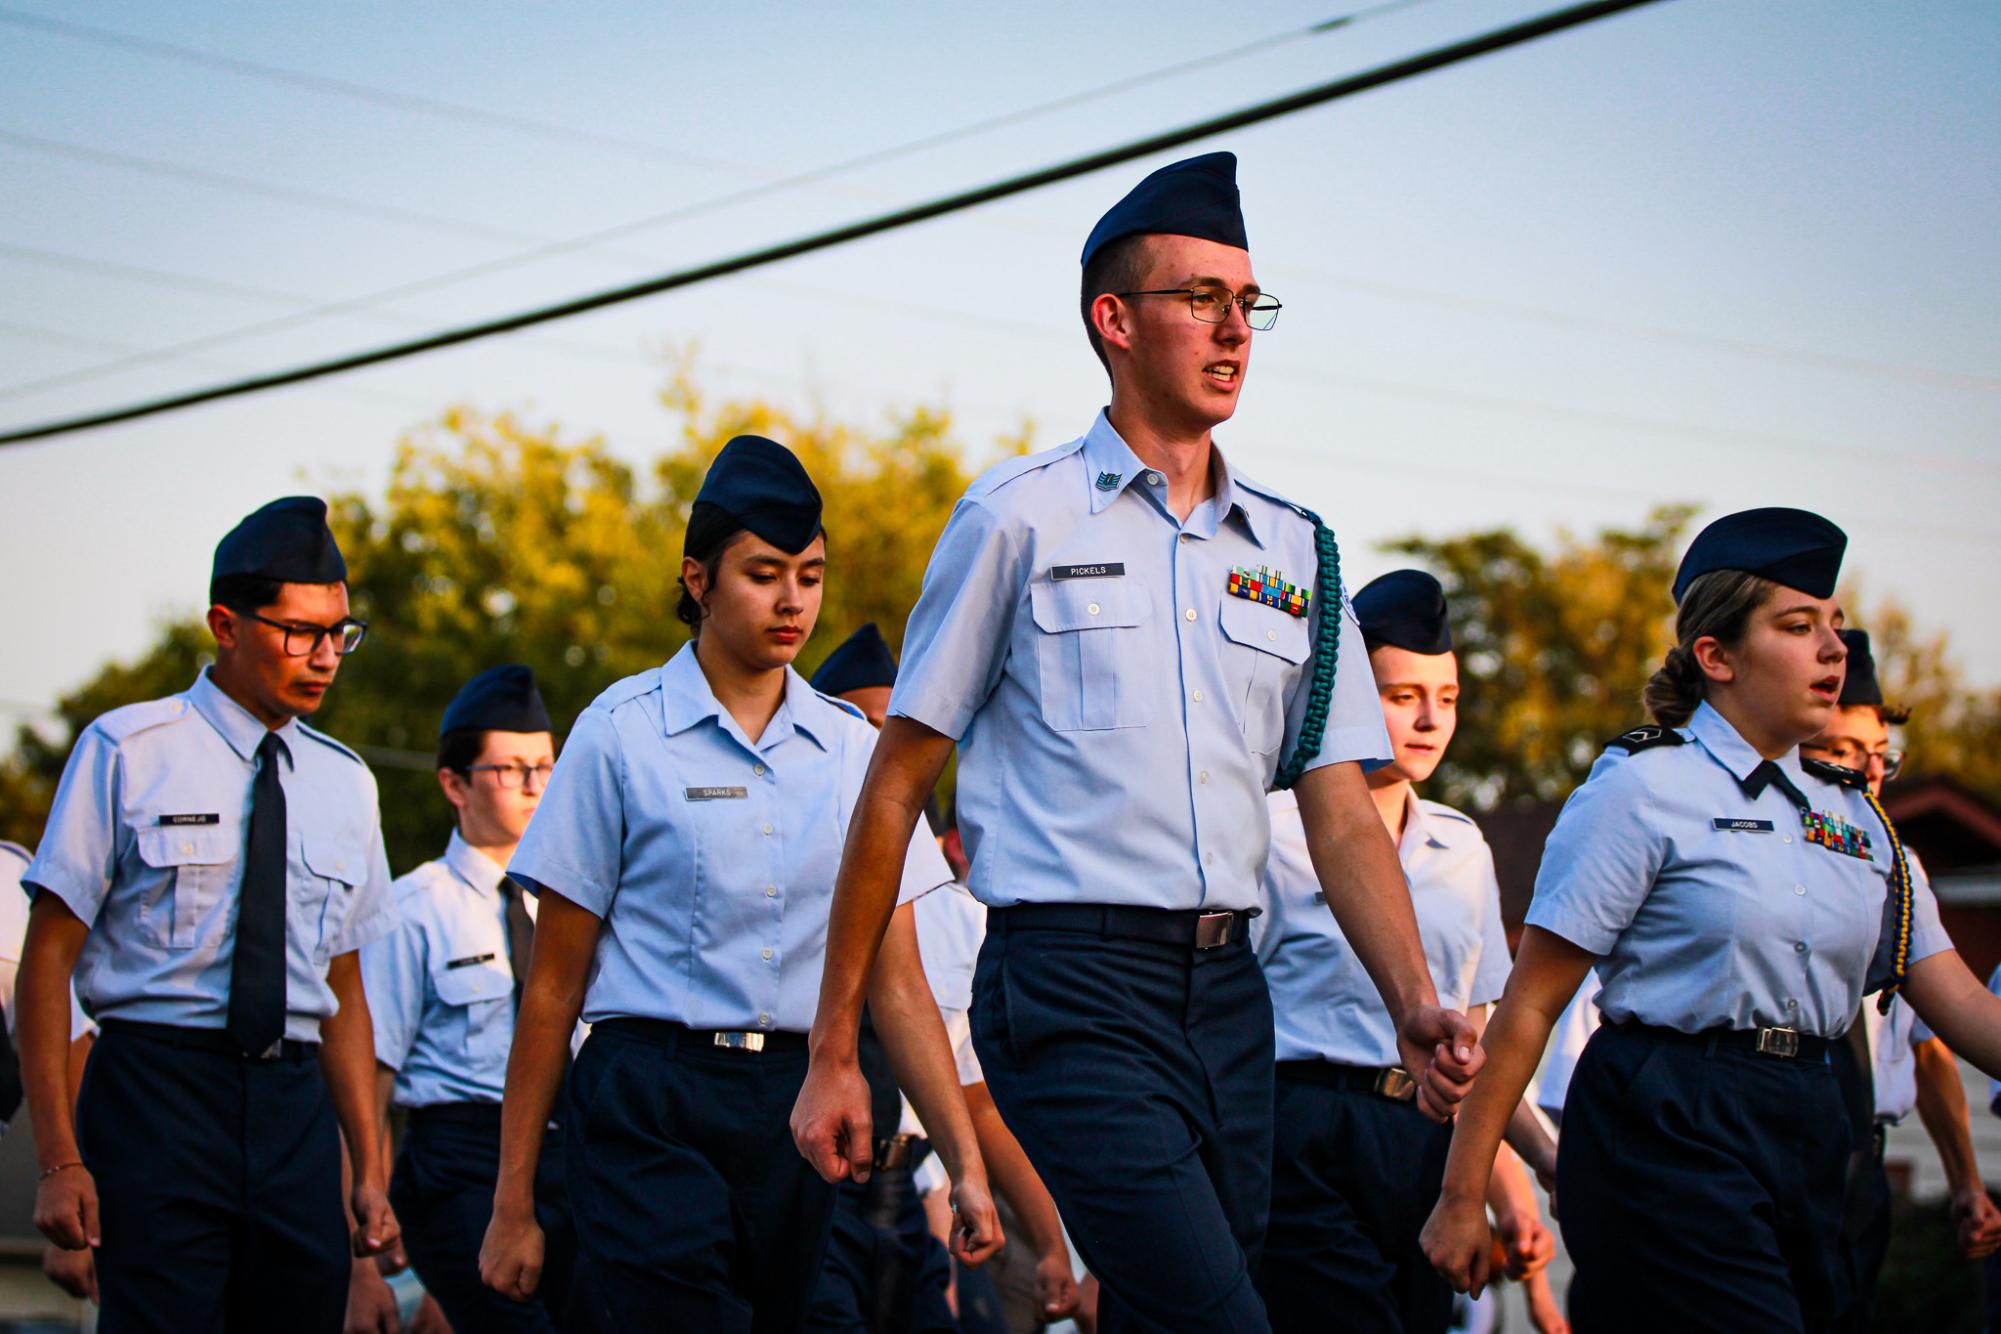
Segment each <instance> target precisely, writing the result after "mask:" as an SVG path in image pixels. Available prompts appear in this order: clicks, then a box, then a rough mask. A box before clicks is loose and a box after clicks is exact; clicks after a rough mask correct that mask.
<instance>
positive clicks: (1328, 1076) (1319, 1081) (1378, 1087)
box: [1274, 1061, 1417, 1102]
mask: <svg viewBox="0 0 2001 1334" xmlns="http://www.w3.org/2000/svg"><path fill="white" fill-rule="evenodd" d="M1274 1074H1275V1075H1276V1076H1277V1077H1278V1078H1279V1079H1283V1080H1289V1081H1290V1082H1292V1083H1295V1084H1316V1085H1318V1086H1320V1087H1321V1088H1330V1089H1344V1090H1346V1091H1347V1092H1350V1093H1373V1094H1375V1095H1376V1096H1377V1097H1380V1098H1388V1099H1389V1100H1390V1101H1391V1102H1411V1101H1413V1100H1415V1099H1416V1097H1417V1080H1416V1079H1414V1078H1413V1077H1412V1076H1411V1073H1410V1071H1408V1070H1406V1069H1404V1068H1403V1067H1402V1066H1400V1065H1391V1066H1370V1065H1337V1064H1335V1063H1334V1062H1333V1061H1280V1062H1279V1063H1278V1065H1277V1066H1276V1067H1275V1069H1274Z"/></svg>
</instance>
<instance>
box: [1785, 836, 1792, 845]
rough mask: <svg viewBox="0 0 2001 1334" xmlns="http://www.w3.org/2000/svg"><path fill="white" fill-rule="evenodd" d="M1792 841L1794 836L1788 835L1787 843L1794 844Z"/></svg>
mask: <svg viewBox="0 0 2001 1334" xmlns="http://www.w3.org/2000/svg"><path fill="white" fill-rule="evenodd" d="M1792 841H1793V836H1792V835H1791V834H1787V835H1786V842H1788V843H1790V842H1792Z"/></svg>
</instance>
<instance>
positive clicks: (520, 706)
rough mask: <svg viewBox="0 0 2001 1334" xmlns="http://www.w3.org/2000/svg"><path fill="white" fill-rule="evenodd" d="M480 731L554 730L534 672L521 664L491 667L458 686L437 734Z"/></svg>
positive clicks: (446, 708)
mask: <svg viewBox="0 0 2001 1334" xmlns="http://www.w3.org/2000/svg"><path fill="white" fill-rule="evenodd" d="M468 728H470V729H474V730H477V731H481V732H553V731H555V730H556V729H555V728H553V727H551V726H549V711H548V710H547V709H545V708H543V707H542V692H541V691H539V690H537V689H536V688H535V673H534V672H532V671H530V670H528V668H526V667H523V666H521V665H520V664H518V663H507V664H505V665H503V666H500V667H489V668H487V669H486V670H485V671H483V672H481V673H480V674H479V675H478V676H475V677H474V678H473V679H472V680H470V681H468V682H466V683H465V685H463V686H461V687H460V688H459V693H458V694H456V695H454V696H452V702H451V703H450V704H447V705H446V706H445V717H444V721H443V722H440V723H439V724H438V735H439V736H443V735H444V734H445V733H447V732H457V731H461V730H464V729H468Z"/></svg>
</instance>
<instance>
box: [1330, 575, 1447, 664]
mask: <svg viewBox="0 0 2001 1334" xmlns="http://www.w3.org/2000/svg"><path fill="white" fill-rule="evenodd" d="M1354 602H1355V620H1356V621H1357V622H1359V623H1360V625H1361V627H1362V642H1363V643H1364V644H1366V645H1367V646H1368V647H1370V648H1372V649H1376V648H1382V647H1383V646H1384V645H1388V646H1390V647H1392V648H1401V649H1409V650H1410V651H1411V652H1412V653H1430V654H1437V653H1450V652H1451V651H1452V624H1451V622H1450V621H1448V620H1447V619H1446V616H1445V590H1444V589H1443V588H1442V587H1440V586H1439V583H1438V580H1436V579H1434V578H1432V577H1431V576H1430V575H1428V574H1426V573H1425V572H1424V571H1423V570H1391V571H1390V572H1389V573H1388V574H1386V575H1383V576H1382V577H1381V578H1378V579H1371V580H1370V581H1369V582H1368V583H1367V584H1365V585H1363V587H1362V591H1361V592H1359V593H1357V594H1355V598H1354Z"/></svg>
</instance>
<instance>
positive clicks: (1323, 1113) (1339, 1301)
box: [1257, 1061, 1452, 1334]
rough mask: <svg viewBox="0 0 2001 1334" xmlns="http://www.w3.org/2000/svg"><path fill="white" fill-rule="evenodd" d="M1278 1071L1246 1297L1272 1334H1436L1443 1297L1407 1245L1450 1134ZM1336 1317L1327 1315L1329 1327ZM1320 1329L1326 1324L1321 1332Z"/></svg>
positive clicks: (1434, 1276)
mask: <svg viewBox="0 0 2001 1334" xmlns="http://www.w3.org/2000/svg"><path fill="white" fill-rule="evenodd" d="M1307 1064H1308V1063H1305V1062H1293V1061H1288V1062H1285V1063H1283V1064H1281V1065H1280V1066H1279V1068H1278V1096H1277V1112H1276V1120H1277V1134H1276V1138H1275V1146H1274V1153H1273V1156H1272V1182H1271V1225H1270V1229H1269V1230H1268V1232H1267V1233H1266V1236H1265V1249H1264V1257H1263V1259H1262V1260H1261V1261H1260V1262H1259V1265H1258V1279H1257V1282H1258V1291H1259V1292H1261V1293H1263V1294H1264V1299H1265V1305H1266V1306H1267V1307H1268V1308H1269V1309H1270V1311H1271V1324H1272V1328H1273V1329H1274V1330H1276V1331H1278V1332H1279V1334H1293V1332H1294V1331H1297V1334H1321V1332H1322V1331H1325V1330H1327V1329H1329V1328H1339V1329H1341V1330H1344V1331H1355V1332H1356V1334H1360V1331H1380V1332H1381V1334H1444V1332H1445V1330H1446V1328H1447V1327H1448V1326H1449V1325H1450V1324H1451V1323H1452V1289H1451V1288H1450V1287H1448V1286H1447V1285H1446V1282H1445V1280H1444V1279H1442V1278H1440V1277H1439V1276H1438V1271H1437V1270H1436V1269H1433V1268H1432V1267H1431V1262H1430V1261H1428V1260H1426V1259H1425V1258H1424V1251H1423V1248H1421V1247H1420V1246H1419V1245H1418V1234H1419V1233H1420V1232H1422V1231H1423V1230H1424V1222H1425V1219H1426V1218H1428V1217H1430V1215H1431V1207H1432V1205H1433V1204H1435V1203H1437V1201H1438V1191H1439V1186H1440V1184H1441V1183H1442V1182H1443V1181H1444V1179H1445V1151H1446V1149H1447V1148H1448V1147H1449V1146H1450V1145H1451V1143H1452V1129H1451V1127H1450V1126H1445V1125H1440V1124H1439V1123H1437V1122H1435V1121H1431V1120H1428V1119H1427V1118H1426V1117H1425V1115H1424V1113H1422V1112H1420V1111H1418V1110H1417V1107H1416V1105H1415V1104H1414V1103H1409V1102H1392V1101H1391V1100H1389V1099H1388V1098H1385V1097H1383V1096H1381V1095H1380V1094H1377V1093H1372V1092H1366V1091H1362V1090H1357V1089H1346V1088H1334V1087H1329V1086H1328V1085H1327V1083H1325V1082H1324V1081H1320V1080H1315V1079H1312V1078H1308V1077H1307V1076H1310V1075H1312V1074H1315V1073H1328V1072H1331V1070H1332V1067H1324V1068H1323V1070H1321V1071H1319V1072H1316V1071H1313V1070H1311V1069H1305V1070H1301V1069H1299V1068H1298V1067H1301V1066H1305V1065H1307ZM1337 1313H1338V1315H1337ZM1330 1322H1331V1323H1330Z"/></svg>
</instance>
